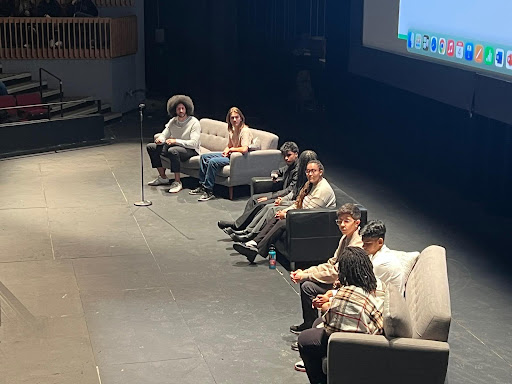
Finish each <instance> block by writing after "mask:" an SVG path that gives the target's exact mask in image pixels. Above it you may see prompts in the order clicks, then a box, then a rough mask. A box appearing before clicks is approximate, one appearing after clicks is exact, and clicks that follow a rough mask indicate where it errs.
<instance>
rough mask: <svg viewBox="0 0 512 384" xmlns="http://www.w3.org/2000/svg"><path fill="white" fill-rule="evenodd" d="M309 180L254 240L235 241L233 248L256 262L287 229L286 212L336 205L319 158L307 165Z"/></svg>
mask: <svg viewBox="0 0 512 384" xmlns="http://www.w3.org/2000/svg"><path fill="white" fill-rule="evenodd" d="M306 175H307V178H308V181H307V182H306V184H305V185H304V187H303V188H302V189H301V191H300V193H299V196H298V197H297V200H296V201H295V202H294V203H293V204H292V205H290V206H289V207H288V208H285V209H283V210H280V211H278V212H277V213H276V214H275V217H274V218H272V220H270V221H269V222H267V224H266V225H265V227H264V228H263V229H262V230H261V231H260V233H259V234H258V236H256V238H255V239H254V240H251V241H249V242H247V243H245V244H244V243H235V244H233V248H234V249H235V251H237V252H238V253H241V254H242V255H244V256H246V257H247V260H249V262H250V263H254V260H255V259H256V256H257V255H258V254H259V255H261V256H263V257H266V256H267V254H268V249H269V247H270V245H271V244H273V243H275V242H276V241H277V240H278V239H279V238H280V237H281V236H282V235H283V233H284V232H285V230H286V220H285V219H286V214H287V212H288V211H289V210H292V209H314V208H325V207H327V208H330V207H335V206H336V196H335V194H334V191H333V189H332V188H331V186H330V185H329V183H328V182H327V179H325V178H324V177H323V175H324V166H323V165H322V163H321V162H320V161H319V160H311V161H310V162H308V165H307V167H306Z"/></svg>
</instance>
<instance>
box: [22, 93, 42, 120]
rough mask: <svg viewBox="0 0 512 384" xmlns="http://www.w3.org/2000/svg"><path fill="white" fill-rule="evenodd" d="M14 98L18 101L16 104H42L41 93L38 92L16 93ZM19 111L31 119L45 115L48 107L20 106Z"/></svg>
mask: <svg viewBox="0 0 512 384" xmlns="http://www.w3.org/2000/svg"><path fill="white" fill-rule="evenodd" d="M16 100H17V102H18V106H22V105H35V104H42V100H41V95H40V94H39V93H38V92H34V93H22V94H20V95H16ZM20 113H21V114H22V115H25V116H27V117H28V118H31V119H32V118H38V117H43V116H44V115H47V114H48V109H47V108H45V107H28V108H21V109H20Z"/></svg>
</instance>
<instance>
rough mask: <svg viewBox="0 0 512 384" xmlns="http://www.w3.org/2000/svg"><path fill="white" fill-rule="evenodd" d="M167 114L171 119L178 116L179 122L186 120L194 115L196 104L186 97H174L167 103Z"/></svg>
mask: <svg viewBox="0 0 512 384" xmlns="http://www.w3.org/2000/svg"><path fill="white" fill-rule="evenodd" d="M167 113H168V114H169V116H171V117H175V116H177V117H178V119H179V120H185V119H186V118H187V117H188V116H193V115H194V103H193V102H192V99H191V98H190V97H188V96H185V95H174V96H173V97H171V98H170V99H169V100H168V101H167Z"/></svg>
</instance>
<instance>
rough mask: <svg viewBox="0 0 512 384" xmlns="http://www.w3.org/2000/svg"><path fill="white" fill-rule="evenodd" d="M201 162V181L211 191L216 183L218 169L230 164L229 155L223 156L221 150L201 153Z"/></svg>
mask: <svg viewBox="0 0 512 384" xmlns="http://www.w3.org/2000/svg"><path fill="white" fill-rule="evenodd" d="M199 162H200V164H199V165H200V167H199V182H200V183H201V184H203V186H204V187H205V188H206V189H208V190H210V191H211V190H212V189H213V186H214V185H215V176H217V171H218V170H219V169H220V168H222V167H223V166H225V165H228V164H229V157H223V156H222V153H220V152H213V153H207V154H206V155H201V158H200V159H199Z"/></svg>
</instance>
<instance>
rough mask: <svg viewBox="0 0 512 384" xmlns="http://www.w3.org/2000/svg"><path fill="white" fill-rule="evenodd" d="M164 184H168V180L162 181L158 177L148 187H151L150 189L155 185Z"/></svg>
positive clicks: (162, 179)
mask: <svg viewBox="0 0 512 384" xmlns="http://www.w3.org/2000/svg"><path fill="white" fill-rule="evenodd" d="M164 184H169V179H164V178H162V177H160V176H158V177H157V178H156V179H155V180H153V181H150V182H149V183H148V185H151V186H152V187H155V186H157V185H164Z"/></svg>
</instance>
